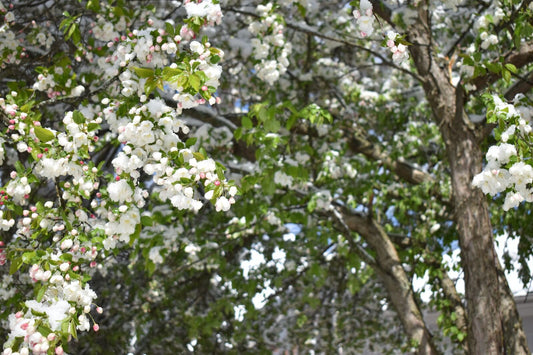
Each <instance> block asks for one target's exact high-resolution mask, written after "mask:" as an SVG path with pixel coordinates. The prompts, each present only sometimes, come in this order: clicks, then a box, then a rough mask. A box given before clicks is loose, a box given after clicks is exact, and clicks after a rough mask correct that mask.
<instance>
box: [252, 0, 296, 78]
mask: <svg viewBox="0 0 533 355" xmlns="http://www.w3.org/2000/svg"><path fill="white" fill-rule="evenodd" d="M256 10H257V13H258V15H259V16H260V21H255V22H252V23H251V24H250V25H249V27H248V29H249V31H250V32H251V33H252V34H253V35H255V36H256V38H253V39H252V47H253V53H252V55H253V57H254V58H255V59H256V60H257V61H258V63H257V64H256V65H255V70H256V73H257V77H258V78H259V79H261V80H262V81H264V82H266V83H268V84H269V85H273V84H274V83H275V82H276V81H278V79H279V77H280V76H281V75H283V74H284V73H285V72H286V71H287V67H288V66H289V59H288V57H289V55H290V54H291V52H292V46H291V44H290V43H289V42H287V41H286V39H285V36H284V35H283V30H284V25H283V19H282V18H281V17H280V16H279V15H276V14H275V13H274V11H273V7H272V3H268V4H267V5H258V6H257V9H256Z"/></svg>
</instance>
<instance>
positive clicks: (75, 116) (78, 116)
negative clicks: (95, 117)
mask: <svg viewBox="0 0 533 355" xmlns="http://www.w3.org/2000/svg"><path fill="white" fill-rule="evenodd" d="M72 120H73V121H74V122H76V123H77V124H83V123H85V116H84V115H83V114H82V113H81V112H80V111H78V110H76V111H74V112H73V113H72Z"/></svg>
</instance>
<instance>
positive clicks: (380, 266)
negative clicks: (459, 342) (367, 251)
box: [344, 211, 438, 355]
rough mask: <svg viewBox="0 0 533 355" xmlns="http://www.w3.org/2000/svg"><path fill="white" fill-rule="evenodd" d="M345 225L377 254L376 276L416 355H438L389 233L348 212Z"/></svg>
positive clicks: (373, 221)
mask: <svg viewBox="0 0 533 355" xmlns="http://www.w3.org/2000/svg"><path fill="white" fill-rule="evenodd" d="M344 221H345V223H346V225H347V226H348V228H349V229H350V230H351V231H353V232H357V233H359V234H360V235H361V236H362V237H363V238H364V239H365V240H366V241H367V242H368V244H369V245H370V247H371V248H372V249H373V250H374V251H375V252H376V256H375V260H376V267H375V270H376V273H377V275H378V277H379V278H380V280H381V282H383V285H384V286H385V288H386V289H387V292H388V294H389V296H390V300H391V303H392V305H393V306H394V309H395V310H396V312H397V313H398V316H399V318H400V320H401V322H402V325H403V327H404V329H405V332H406V334H407V336H408V337H409V339H410V340H411V341H413V343H414V344H416V346H417V351H416V353H417V354H420V355H423V354H424V355H426V354H427V355H429V354H438V352H437V350H436V348H435V345H434V344H433V341H432V335H431V333H430V332H429V330H428V329H427V328H426V324H425V322H424V319H423V317H422V313H421V311H420V308H419V307H418V304H417V302H416V300H415V297H414V292H413V289H412V286H411V282H410V280H409V278H408V276H407V274H406V272H405V270H404V268H403V266H402V264H401V261H400V257H399V256H398V253H397V252H396V248H395V247H394V244H393V243H392V242H391V240H390V239H389V237H388V235H387V233H386V232H385V230H383V228H382V227H381V225H379V224H378V223H377V222H376V221H375V220H373V219H371V218H367V217H365V216H361V215H357V214H347V213H346V211H345V214H344Z"/></svg>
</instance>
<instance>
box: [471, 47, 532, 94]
mask: <svg viewBox="0 0 533 355" xmlns="http://www.w3.org/2000/svg"><path fill="white" fill-rule="evenodd" d="M504 61H505V64H513V65H514V66H515V67H517V68H522V67H524V66H526V65H527V64H530V63H533V42H526V43H523V44H522V46H521V47H520V48H519V49H518V51H510V52H508V53H507V54H505V55H504ZM500 78H501V75H500V74H496V73H489V74H487V75H483V76H478V77H477V78H475V79H473V80H472V82H471V84H473V85H475V86H476V90H475V91H474V92H473V93H477V92H479V91H482V90H484V89H486V88H487V87H489V86H490V85H491V84H493V83H495V82H496V81H497V80H498V79H500Z"/></svg>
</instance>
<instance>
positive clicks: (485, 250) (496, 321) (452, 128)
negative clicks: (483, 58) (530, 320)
mask: <svg viewBox="0 0 533 355" xmlns="http://www.w3.org/2000/svg"><path fill="white" fill-rule="evenodd" d="M419 15H420V16H419V21H418V22H417V23H416V24H415V25H413V26H412V28H410V31H409V32H410V37H409V38H408V40H409V41H410V42H412V43H416V45H413V46H410V51H411V55H412V58H413V60H414V62H415V66H416V68H417V71H418V74H419V75H420V77H422V80H423V87H424V91H425V93H426V98H427V99H428V102H429V104H430V106H431V109H432V111H433V115H434V118H435V120H436V122H437V123H438V124H439V127H440V130H441V134H442V136H443V138H444V141H445V144H446V149H447V155H448V161H449V164H450V169H451V179H452V194H453V205H454V212H455V222H456V224H457V228H458V233H459V244H460V246H461V261H462V267H463V270H464V273H465V293H466V302H467V314H468V335H467V342H468V348H469V351H470V353H472V354H503V353H505V350H504V342H503V331H502V317H501V315H500V306H501V302H500V285H499V279H498V270H497V267H496V265H497V257H496V252H495V249H494V243H493V235H492V229H491V223H490V219H489V213H488V206H487V202H486V199H485V196H484V195H483V193H482V192H481V191H480V190H479V189H476V188H474V187H473V186H472V184H471V182H472V179H473V177H474V175H475V174H477V173H478V172H479V171H481V168H482V158H483V155H482V151H481V149H480V146H479V142H478V138H477V137H476V135H475V130H474V129H473V127H472V124H471V122H470V121H469V119H468V117H467V115H466V113H465V111H464V109H463V95H462V91H461V88H460V86H459V87H458V88H457V89H456V88H455V87H453V86H452V84H451V83H450V78H449V77H448V74H447V72H446V70H445V69H444V68H441V67H439V65H438V63H436V61H435V60H434V58H433V56H432V52H431V47H432V38H431V30H430V28H429V21H428V13H427V7H426V6H424V5H422V6H420V8H419ZM502 281H503V280H502ZM515 326H516V327H518V328H521V324H520V323H515ZM506 328H508V326H506ZM523 350H527V345H526V346H525V348H524V349H523Z"/></svg>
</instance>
